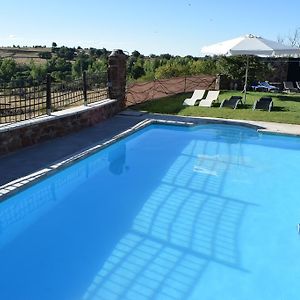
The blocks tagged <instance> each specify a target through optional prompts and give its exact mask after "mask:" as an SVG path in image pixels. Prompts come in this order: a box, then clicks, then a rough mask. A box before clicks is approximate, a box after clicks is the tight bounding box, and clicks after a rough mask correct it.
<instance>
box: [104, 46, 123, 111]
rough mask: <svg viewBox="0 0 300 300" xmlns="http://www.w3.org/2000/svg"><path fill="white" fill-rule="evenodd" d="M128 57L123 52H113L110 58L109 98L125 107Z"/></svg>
mask: <svg viewBox="0 0 300 300" xmlns="http://www.w3.org/2000/svg"><path fill="white" fill-rule="evenodd" d="M126 61H127V55H125V54H124V52H123V51H122V50H113V51H112V53H111V54H110V56H109V57H108V96H109V98H110V99H117V100H118V101H120V104H121V107H124V106H125V93H126V91H125V89H126Z"/></svg>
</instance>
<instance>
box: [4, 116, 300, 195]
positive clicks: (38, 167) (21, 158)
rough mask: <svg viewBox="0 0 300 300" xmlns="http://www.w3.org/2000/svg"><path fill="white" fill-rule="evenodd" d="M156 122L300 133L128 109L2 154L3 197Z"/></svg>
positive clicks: (272, 126)
mask: <svg viewBox="0 0 300 300" xmlns="http://www.w3.org/2000/svg"><path fill="white" fill-rule="evenodd" d="M157 121H159V122H162V123H171V124H187V125H193V124H195V125H197V124H207V123H221V124H222V123H227V124H228V123H229V124H236V125H244V126H251V127H254V128H257V129H258V130H260V131H265V132H272V133H280V134H290V135H296V136H300V125H291V124H281V123H271V122H260V121H243V120H227V119H217V118H200V117H198V118H195V117H182V116H171V115H160V114H147V113H140V112H136V111H132V110H127V111H123V112H121V113H119V114H118V115H116V116H114V117H113V118H111V119H109V120H106V121H103V122H101V123H99V124H97V125H95V126H93V127H89V128H85V129H82V130H80V131H78V132H75V133H71V134H69V135H66V136H64V137H59V138H55V139H51V140H48V141H46V142H42V143H40V144H36V145H34V146H31V147H28V148H24V149H21V150H18V151H16V152H13V153H11V154H8V155H5V156H1V157H0V200H1V198H3V197H4V196H5V195H7V194H10V193H11V192H12V191H15V190H17V189H18V188H20V187H22V186H24V184H27V183H29V182H31V181H33V180H35V179H37V178H39V177H41V176H43V175H45V173H48V172H49V171H53V170H55V169H56V168H57V167H59V166H60V165H62V164H64V163H69V162H70V160H72V159H73V158H74V157H75V158H76V157H78V155H79V154H80V153H82V152H83V151H86V150H87V149H90V148H93V147H94V148H95V149H99V148H100V147H102V146H103V145H104V144H105V143H107V142H108V141H111V140H112V139H114V137H115V136H117V135H122V133H123V132H127V134H128V133H130V132H131V131H133V130H137V129H138V128H139V126H141V125H140V124H144V125H143V126H146V125H147V124H149V123H151V122H157ZM146 122H148V123H146Z"/></svg>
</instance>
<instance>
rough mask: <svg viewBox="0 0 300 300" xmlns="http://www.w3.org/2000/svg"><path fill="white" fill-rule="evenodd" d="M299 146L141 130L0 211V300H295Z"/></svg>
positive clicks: (209, 131) (228, 133)
mask: <svg viewBox="0 0 300 300" xmlns="http://www.w3.org/2000/svg"><path fill="white" fill-rule="evenodd" d="M299 174H300V139H299V138H295V137H288V136H278V135H270V134H260V133H257V132H256V131H255V130H254V129H250V128H246V127H239V126H230V125H217V124H214V125H213V124H212V125H201V126H198V127H194V128H186V127H179V126H165V125H164V126H163V125H151V126H148V127H146V128H144V129H142V130H140V131H138V132H136V133H135V134H133V135H131V136H129V137H127V138H125V139H122V140H120V141H119V142H117V143H115V144H113V145H111V146H110V147H108V148H105V149H103V150H101V151H99V152H97V153H95V154H93V155H91V156H89V157H87V158H85V159H83V160H81V161H79V162H77V163H75V164H73V165H71V166H70V167H67V168H65V169H63V170H61V171H60V172H57V173H55V174H54V175H52V176H50V177H47V178H46V179H44V180H41V181H39V182H38V183H36V184H35V185H33V186H31V187H29V188H28V189H26V190H24V191H21V192H20V193H18V194H16V195H14V196H12V197H10V198H9V199H7V200H6V201H3V202H2V203H0V266H1V268H0V299H5V300H10V299H11V300H35V299H38V300H40V299H43V300H47V299H49V300H50V299H51V300H53V299H55V300H77V299H85V300H96V299H97V300H98V299H105V300H110V299H122V300H123V299H134V300H139V299H173V300H174V299H195V300H196V299H197V300H198V299H204V300H207V299H214V300H215V299H224V300H227V299H228V300H229V299H230V300H233V299H239V300H240V299H243V300H244V299H257V300H258V299H264V300H266V299H272V300H273V299H288V300H294V299H299V295H300V285H299V278H300V258H299V253H300V235H299V234H298V232H297V224H298V223H300V198H299V196H298V194H299V193H298V190H297V189H298V185H299Z"/></svg>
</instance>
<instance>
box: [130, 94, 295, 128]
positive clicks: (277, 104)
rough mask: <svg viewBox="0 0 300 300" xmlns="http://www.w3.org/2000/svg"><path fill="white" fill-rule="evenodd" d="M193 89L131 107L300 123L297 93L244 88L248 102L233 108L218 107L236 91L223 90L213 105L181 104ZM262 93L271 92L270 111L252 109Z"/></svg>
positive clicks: (199, 115) (162, 111) (217, 116)
mask: <svg viewBox="0 0 300 300" xmlns="http://www.w3.org/2000/svg"><path fill="white" fill-rule="evenodd" d="M191 95H192V93H186V94H180V95H175V96H169V97H165V98H160V99H157V100H152V101H148V102H145V103H142V104H138V105H136V106H135V107H134V109H137V110H141V111H147V112H151V113H161V114H173V115H181V116H197V117H213V118H224V119H239V120H254V121H267V122H279V123H290V124H300V94H280V93H262V92H247V103H246V104H245V105H242V106H240V107H238V108H237V109H236V110H233V109H231V108H221V109H220V108H219V106H220V103H221V102H222V100H223V99H226V98H229V97H230V96H233V95H242V94H241V93H240V92H239V91H222V92H221V93H220V96H219V102H218V103H215V104H214V106H213V107H208V108H207V107H199V106H183V105H182V102H183V101H184V99H185V98H188V97H190V96H191ZM263 96H271V97H272V99H273V103H274V107H273V109H272V111H271V112H268V111H260V110H255V111H253V110H252V106H253V103H254V101H255V100H256V99H259V98H260V97H263Z"/></svg>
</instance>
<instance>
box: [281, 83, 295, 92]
mask: <svg viewBox="0 0 300 300" xmlns="http://www.w3.org/2000/svg"><path fill="white" fill-rule="evenodd" d="M283 89H284V91H285V92H288V93H290V92H297V91H298V89H297V88H295V87H294V84H293V82H292V81H284V82H283Z"/></svg>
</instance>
